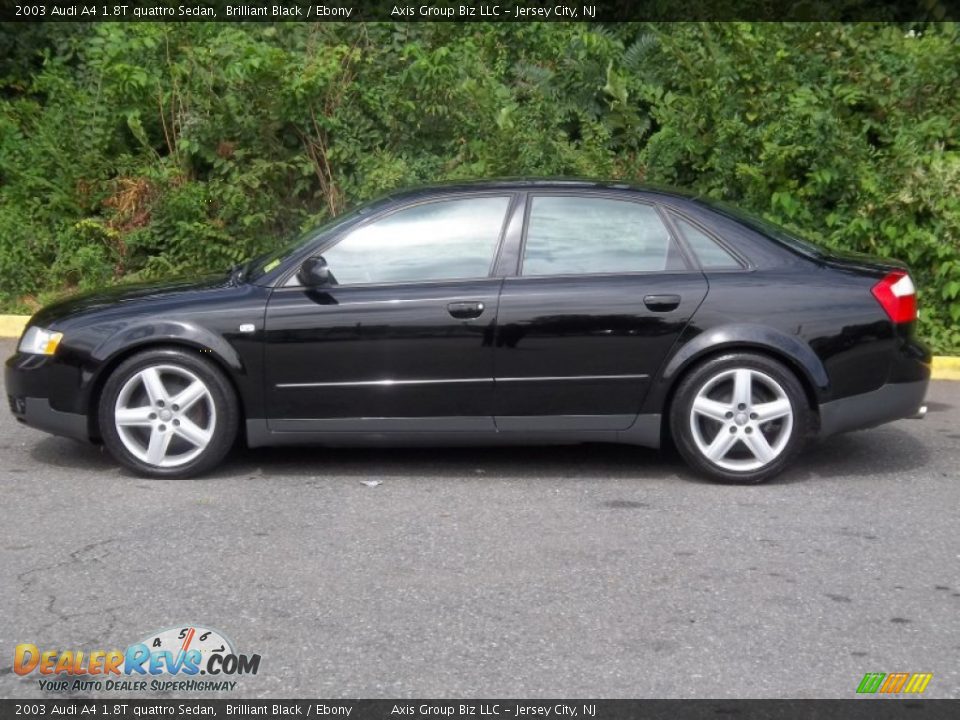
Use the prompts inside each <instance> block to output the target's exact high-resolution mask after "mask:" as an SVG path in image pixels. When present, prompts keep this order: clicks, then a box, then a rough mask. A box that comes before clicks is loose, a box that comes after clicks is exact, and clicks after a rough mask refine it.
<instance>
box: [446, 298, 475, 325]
mask: <svg viewBox="0 0 960 720" xmlns="http://www.w3.org/2000/svg"><path fill="white" fill-rule="evenodd" d="M447 312H448V313H450V314H451V315H452V316H453V317H455V318H457V319H458V320H470V319H471V318H478V317H480V316H481V315H482V314H483V303H482V302H475V301H471V302H452V303H450V304H449V305H447Z"/></svg>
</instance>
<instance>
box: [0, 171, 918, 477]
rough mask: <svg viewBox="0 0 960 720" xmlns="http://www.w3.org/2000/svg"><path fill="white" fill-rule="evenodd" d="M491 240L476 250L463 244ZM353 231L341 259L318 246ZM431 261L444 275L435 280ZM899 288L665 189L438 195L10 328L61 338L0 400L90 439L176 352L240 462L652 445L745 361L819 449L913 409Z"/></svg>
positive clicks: (30, 360)
mask: <svg viewBox="0 0 960 720" xmlns="http://www.w3.org/2000/svg"><path fill="white" fill-rule="evenodd" d="M452 203H459V204H452ZM438 208H439V210H438ZM457 208H459V209H458V210H456V212H454V209H457ZM457 212H459V213H460V214H459V215H458V214H456V213H457ZM402 213H405V214H402ZM418 213H419V215H418ZM431 213H432V214H431ZM444 213H447V215H444ZM395 214H396V215H395ZM448 216H449V217H448ZM391 217H398V218H401V219H400V220H396V221H391V220H389V218H391ZM405 217H409V218H414V219H412V220H410V219H408V220H407V221H406V222H407V225H403V224H402V223H403V220H402V218H405ZM431 218H433V219H432V220H431ZM497 218H499V220H497ZM385 219H387V220H385ZM581 219H583V220H582V222H581ZM608 221H609V222H608ZM391 222H394V225H396V227H399V228H400V230H396V229H391V227H393V226H391V225H390V223H391ZM431 222H433V223H434V225H430V224H429V223H431ZM378 223H379V224H378ZM410 223H413V224H410ZM445 223H446V225H445ZM447 226H449V227H447ZM488 226H489V227H490V228H493V227H494V226H495V229H496V232H493V231H492V230H491V231H489V232H487V234H488V235H492V237H490V238H489V248H487V246H486V245H485V244H484V243H486V242H487V240H486V238H482V239H483V242H482V243H478V242H474V240H475V238H474V236H472V235H469V233H468V231H467V230H465V229H463V228H467V229H468V230H469V232H476V233H479V232H480V228H481V227H488ZM404 227H407V228H408V229H409V228H413V230H411V235H410V239H408V240H404V242H409V248H412V249H410V250H408V251H407V255H403V254H394V255H391V252H392V251H391V250H390V246H389V244H386V245H385V244H384V243H389V240H390V237H391V236H390V233H392V232H395V233H397V237H400V236H401V235H402V234H403V228H404ZM432 227H436V228H438V231H437V232H440V229H443V232H447V233H452V234H454V235H456V237H457V239H456V241H455V242H456V243H461V244H460V245H457V248H456V250H455V254H456V255H457V257H453V256H451V257H449V258H445V259H444V257H441V256H443V255H444V252H445V251H444V250H442V246H439V245H438V246H437V247H436V248H431V247H429V246H424V247H421V246H420V245H418V242H420V241H419V240H418V237H421V236H423V235H424V234H427V235H429V233H430V232H432V230H430V228H432ZM611 227H612V228H613V230H611V229H610V228H611ZM661 227H662V230H661V229H659V228H661ZM365 228H368V229H366V230H365ZM377 228H381V229H380V230H377ZM424 228H427V232H426V233H424V230H423V229H424ZM633 228H637V231H636V232H637V237H640V236H642V237H643V238H644V240H643V242H642V243H640V244H637V245H636V247H637V248H638V249H637V251H636V253H634V251H633V249H632V248H633V247H634V246H632V245H630V244H629V242H627V241H622V238H623V237H625V236H630V238H631V239H630V242H633V240H632V238H633V236H634V235H633V234H634V231H633ZM364 233H366V234H364ZM378 233H379V234H378ZM417 233H419V236H418V235H417ZM441 234H442V233H441ZM468 235H469V237H468ZM368 236H369V237H368ZM351 237H356V238H360V239H358V240H356V241H353V240H351V243H353V244H354V245H355V246H356V247H355V248H354V249H352V250H351V249H350V248H351V247H352V246H350V245H347V244H345V245H344V249H342V250H335V249H334V248H336V247H337V246H338V243H340V241H341V240H343V239H344V238H351ZM404 237H406V236H404ZM371 238H372V239H371ZM384 238H386V240H384ZM471 238H473V239H471ZM556 238H561V239H559V240H557V239H556ZM451 242H454V241H451ZM378 243H380V244H379V245H378ZM551 243H553V244H552V245H551ZM644 243H645V244H644ZM621 245H623V246H622V247H621ZM480 246H482V247H483V248H486V249H484V250H483V252H482V253H481V252H480V250H478V249H477V247H480ZM613 246H616V247H613ZM385 247H386V248H387V250H386V251H384V248H385ZM364 248H368V249H371V248H372V250H371V253H370V254H369V255H368V256H367V260H366V261H365V260H364V255H363V253H364ZM611 248H612V249H611ZM631 253H633V254H631ZM474 255H475V256H476V257H474ZM487 256H489V263H488V264H487V265H486V266H484V267H482V268H481V263H482V262H483V261H484V260H485V258H487ZM641 256H642V257H641ZM321 257H322V258H324V260H323V261H321V262H320V267H312V266H310V261H311V259H314V258H321ZM431 257H436V258H439V259H437V260H436V262H434V261H433V260H432V259H431ZM378 258H379V259H378ZM408 258H409V262H408ZM380 259H382V262H380ZM327 260H329V262H327ZM364 262H368V263H369V264H370V265H369V267H376V270H375V271H370V270H368V269H366V268H365V266H364V264H363V263H364ZM378 263H379V264H378ZM418 263H419V264H418ZM444 263H446V265H445V266H444ZM314 264H315V265H316V263H314ZM407 265H409V267H407ZM444 267H446V268H449V270H447V272H449V274H451V275H456V276H457V277H442V275H443V274H444ZM481 270H482V271H481ZM311 272H314V273H315V276H310V273H311ZM418 272H420V273H422V277H418V276H417V273H418ZM304 273H306V275H305V274H304ZM338 274H339V275H341V276H344V277H342V278H341V279H340V280H338V279H337V275H338ZM463 275H468V276H467V277H463ZM344 278H346V280H347V281H344ZM903 278H906V280H905V281H903V282H901V283H900V284H899V286H897V287H899V288H901V289H902V288H903V287H906V285H905V283H909V276H908V275H906V272H905V269H904V267H903V266H902V265H901V264H899V263H897V262H893V261H885V260H877V259H872V258H867V257H861V256H840V255H837V254H831V253H827V252H825V251H822V250H818V249H816V248H814V247H812V246H809V245H807V244H805V243H803V242H802V241H798V240H796V239H795V238H792V237H790V236H787V235H785V234H783V233H781V232H779V231H778V230H777V229H776V228H769V227H767V226H765V225H764V224H762V223H760V222H758V221H755V220H751V219H750V218H749V217H746V216H741V215H739V214H738V213H736V212H735V211H731V210H728V209H725V208H722V207H718V206H716V205H714V204H712V203H708V202H705V201H702V200H700V199H697V198H695V197H689V196H686V195H683V194H681V193H675V192H668V191H662V190H653V189H647V188H637V187H631V186H625V185H618V184H605V183H595V182H579V181H578V182H572V181H538V180H524V181H497V182H486V183H474V184H464V185H456V186H442V187H434V188H427V189H419V190H415V191H409V192H405V193H398V194H395V195H392V196H389V197H387V198H385V199H382V200H379V201H377V202H374V203H371V204H370V205H368V206H365V207H364V208H362V209H360V210H359V211H356V212H354V213H351V214H350V215H348V216H345V217H343V218H340V219H338V220H337V221H336V222H334V223H332V224H331V225H329V226H327V227H326V228H323V229H321V230H320V231H318V232H317V233H315V234H313V235H311V236H309V237H308V238H307V239H306V240H304V241H303V242H302V243H300V244H298V245H295V246H292V247H289V248H287V249H285V250H284V251H281V252H278V253H276V254H275V255H273V256H269V257H265V258H261V259H259V260H256V261H252V262H251V263H250V264H248V265H247V266H246V267H245V268H242V269H239V270H237V271H235V272H232V273H230V274H229V275H227V276H224V277H216V278H210V279H204V280H199V281H193V282H176V283H169V284H162V285H153V286H148V287H118V288H114V289H111V290H107V291H103V292H99V293H95V294H91V295H86V296H80V297H74V298H70V299H67V300H64V301H62V302H59V303H56V304H54V305H51V306H49V307H46V308H44V309H42V310H41V311H40V312H38V313H37V314H36V315H34V317H33V318H31V320H30V323H29V326H28V331H27V332H30V330H29V328H31V327H37V328H38V332H39V329H41V328H42V329H43V330H45V331H50V332H54V333H60V334H62V336H61V339H60V341H59V345H58V346H57V347H56V349H55V352H54V353H53V354H49V355H47V354H38V353H36V352H24V351H18V352H17V354H15V355H13V356H12V357H11V358H10V359H9V360H8V361H7V366H6V387H7V393H8V395H9V400H10V405H11V409H12V411H13V412H14V414H15V415H16V417H17V418H18V419H19V420H20V421H22V422H24V423H26V424H28V425H31V426H34V427H37V428H40V429H43V430H47V431H49V432H53V433H56V434H60V435H65V436H69V437H74V438H79V439H83V440H93V441H99V440H100V439H102V438H103V436H104V432H103V427H104V418H103V417H101V415H102V410H103V408H102V407H101V403H100V400H101V397H102V394H103V392H104V389H105V387H107V383H108V379H109V378H110V377H111V375H112V374H113V373H114V372H115V371H116V370H117V368H119V367H120V366H121V365H122V364H123V363H124V362H125V361H126V360H128V359H129V358H131V357H132V356H134V355H137V354H138V353H142V352H144V351H148V350H153V349H170V350H177V351H179V352H183V353H187V354H192V355H193V356H195V357H196V358H199V359H200V360H201V361H203V362H204V363H206V364H208V365H209V366H211V367H212V368H213V369H214V370H215V371H216V372H218V373H220V374H221V375H222V376H223V378H225V380H226V382H227V387H228V391H229V392H232V393H234V394H235V398H236V401H237V411H238V413H239V416H240V417H239V419H238V422H239V426H240V428H241V432H242V434H243V435H244V436H245V438H246V442H247V443H248V444H249V445H250V446H262V445H278V444H293V443H330V444H338V445H346V444H367V443H379V444H406V443H422V444H436V445H439V444H468V443H498V442H514V443H544V442H547V443H554V442H555V443H565V442H585V441H601V442H622V443H632V444H637V445H644V446H649V447H657V446H659V445H660V443H661V440H662V438H663V437H664V435H665V434H668V432H669V431H670V428H669V427H668V426H669V425H670V423H669V422H668V417H669V416H670V413H671V408H672V405H673V404H674V403H675V401H676V394H677V393H678V392H679V391H680V387H681V382H682V381H683V379H684V378H685V377H688V376H689V375H690V373H691V372H693V370H694V369H695V368H700V367H703V366H704V364H705V363H707V362H708V361H711V360H715V359H718V358H721V357H728V356H731V355H736V354H738V353H739V354H744V353H746V354H747V355H749V356H752V357H757V356H759V357H761V358H767V359H769V360H770V361H772V362H773V363H775V364H777V365H778V366H779V367H780V368H781V370H775V371H771V372H772V373H773V374H772V375H770V374H769V373H768V375H769V376H770V377H777V373H778V372H782V369H785V370H786V371H787V372H788V373H789V374H791V375H792V376H793V377H794V379H795V381H796V387H797V388H799V390H798V391H797V392H801V393H802V399H803V404H804V405H805V407H804V408H803V417H802V418H800V417H796V418H794V419H796V420H797V421H798V422H797V425H796V427H797V429H798V430H799V431H801V432H799V433H797V434H802V435H804V436H806V435H809V434H821V435H829V434H833V433H837V432H841V431H846V430H853V429H858V428H865V427H869V426H873V425H877V424H880V423H883V422H887V421H890V420H894V419H897V418H903V417H906V416H909V415H912V414H914V413H916V412H917V410H918V408H919V407H920V405H921V403H922V401H923V398H924V395H925V392H926V387H927V383H928V380H929V374H930V371H929V363H930V355H929V352H928V350H927V349H926V348H925V347H924V346H923V345H922V344H921V343H920V342H918V341H917V339H916V338H915V335H914V333H915V325H916V322H915V317H916V312H915V309H914V310H913V311H912V312H911V311H910V308H904V307H903V305H902V303H903V302H906V301H911V302H915V301H914V300H913V295H912V285H911V286H910V287H907V290H908V291H909V292H907V297H906V298H902V297H893V296H892V295H891V294H890V287H892V286H894V285H895V283H896V282H897V280H903ZM891 298H892V300H891ZM891 302H892V303H893V305H891V304H890V303H891ZM898 302H900V303H901V306H900V307H899V309H898V308H897V306H896V303H898ZM913 307H914V308H915V305H914V306H913ZM891 313H893V314H891ZM46 337H47V336H46V335H43V336H42V338H46ZM748 365H749V363H748ZM755 370H756V372H760V373H763V372H766V371H765V370H763V368H762V367H760V366H755ZM730 377H731V378H732V377H733V376H730ZM764 377H767V375H765V376H764ZM790 382H791V383H792V382H793V381H792V380H791V381H790ZM775 384H776V383H775ZM779 385H782V386H783V389H784V390H785V391H789V389H790V388H788V387H786V383H785V382H780V383H779ZM787 394H789V392H788V393H787ZM704 397H706V396H704ZM691 402H692V401H691ZM797 404H798V403H797V401H796V398H794V405H797ZM117 407H118V408H119V407H120V406H119V405H118V406H117ZM213 407H214V406H213V405H211V408H213ZM796 409H797V410H799V407H797V408H796ZM108 410H109V408H108ZM734 411H736V408H734ZM718 417H719V416H718ZM801 419H802V420H803V423H802V424H801V423H800V422H799V420H801ZM718 421H719V422H724V421H723V420H722V418H721V419H720V420H718ZM677 422H678V423H679V425H678V426H677V427H679V428H680V429H681V431H683V428H684V427H686V425H685V424H684V423H685V422H686V421H685V420H683V418H681V420H679V421H677ZM745 422H746V423H748V421H745ZM724 427H726V426H724ZM674 430H676V428H674ZM730 432H731V433H734V434H735V433H736V432H738V428H737V427H735V426H734V425H730ZM708 434H709V433H708ZM108 445H109V443H108ZM111 449H113V448H111ZM121 459H123V458H121ZM688 459H689V458H688ZM128 464H129V463H128ZM136 467H137V469H138V470H140V471H142V472H147V473H149V472H150V468H149V467H143V466H136ZM195 469H196V468H193V467H192V466H191V467H186V468H180V469H179V470H178V471H176V472H175V471H174V470H170V471H169V472H167V473H165V474H170V475H173V474H176V473H179V474H186V473H187V472H193V471H195ZM204 469H205V468H204ZM703 469H704V470H706V471H707V472H710V471H711V468H710V467H705V468H703ZM777 470H779V467H778V468H777ZM714 474H716V473H714ZM720 474H721V475H722V474H723V473H720ZM768 474H769V473H768ZM726 475H727V477H725V478H724V479H736V478H737V477H739V476H740V475H742V476H743V479H748V480H751V479H752V480H755V479H763V478H762V477H760V474H757V473H753V474H749V473H737V472H728V473H726ZM764 476H765V475H764Z"/></svg>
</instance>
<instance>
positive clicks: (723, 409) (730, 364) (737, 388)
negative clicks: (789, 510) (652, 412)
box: [670, 353, 811, 483]
mask: <svg viewBox="0 0 960 720" xmlns="http://www.w3.org/2000/svg"><path fill="white" fill-rule="evenodd" d="M810 419H811V413H810V409H809V406H808V404H807V400H806V396H805V394H804V392H803V387H802V386H801V385H800V382H799V380H798V379H797V377H796V376H795V375H794V374H793V372H791V371H790V369H788V368H787V367H786V366H784V365H783V364H782V363H779V362H777V361H776V360H773V359H772V358H768V357H766V356H764V355H757V354H754V353H731V354H728V355H723V356H720V357H717V358H713V359H711V360H708V361H706V362H704V363H703V364H701V365H699V366H697V367H696V368H694V370H693V371H692V372H690V374H689V375H687V376H686V377H685V378H684V380H683V381H682V382H681V384H680V387H679V388H678V389H677V392H676V395H675V396H674V401H673V404H672V406H671V411H670V429H671V432H672V434H673V438H674V441H675V443H676V445H677V449H678V450H679V451H680V454H681V455H682V456H683V458H684V460H686V461H687V463H688V464H689V465H691V466H692V467H693V468H694V469H696V470H698V471H700V472H701V473H703V474H705V475H707V476H708V477H709V478H711V479H712V480H718V481H721V482H731V483H759V482H763V481H764V480H768V479H769V478H771V477H773V476H774V475H776V474H778V473H779V472H781V471H782V470H783V468H784V467H786V465H787V464H788V463H789V462H790V460H791V459H792V458H793V457H794V456H795V455H796V453H797V452H799V450H800V449H801V447H802V446H803V443H804V441H805V440H806V437H807V434H808V429H809V426H810Z"/></svg>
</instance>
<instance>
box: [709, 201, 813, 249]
mask: <svg viewBox="0 0 960 720" xmlns="http://www.w3.org/2000/svg"><path fill="white" fill-rule="evenodd" d="M697 200H698V201H699V202H701V203H703V204H704V205H706V206H708V207H709V208H710V209H711V210H714V211H716V212H719V213H720V214H721V215H726V216H727V217H729V218H730V219H731V220H736V221H737V222H738V223H741V224H742V225H746V226H747V227H748V228H750V229H751V230H755V231H757V232H758V233H760V234H762V235H766V236H767V237H770V238H773V239H774V240H776V241H777V242H779V243H780V244H782V245H786V246H787V247H788V248H790V249H791V250H793V251H795V252H798V253H800V254H802V255H808V256H813V257H824V256H825V255H826V254H827V253H826V250H824V248H822V247H820V246H819V245H816V244H815V243H813V242H811V241H809V240H806V239H805V238H802V237H799V236H798V235H795V234H794V233H792V232H791V231H789V230H787V229H786V228H785V227H783V226H781V225H777V224H776V223H774V222H770V221H769V220H767V219H766V218H763V217H760V216H759V215H754V214H753V213H748V212H746V211H745V210H741V209H740V208H735V207H733V206H732V205H728V204H727V203H725V202H723V201H721V200H713V199H711V198H703V197H701V198H697Z"/></svg>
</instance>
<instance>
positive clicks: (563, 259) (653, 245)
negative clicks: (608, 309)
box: [522, 196, 682, 275]
mask: <svg viewBox="0 0 960 720" xmlns="http://www.w3.org/2000/svg"><path fill="white" fill-rule="evenodd" d="M671 244H672V243H671V240H670V234H669V232H668V231H667V228H666V227H665V226H664V224H663V222H662V221H661V220H660V216H659V214H658V213H657V211H656V209H655V208H653V207H652V206H651V205H645V204H642V203H636V202H630V201H625V200H611V199H608V198H591V197H571V196H555V197H549V196H545V197H534V198H533V202H532V205H531V208H530V219H529V222H528V224H527V237H526V243H525V246H524V251H523V269H522V273H523V275H570V274H578V275H579V274H590V273H629V272H662V271H664V270H667V269H674V268H675V267H677V263H678V262H681V263H682V261H680V259H679V256H677V254H676V252H675V251H673V250H672V248H671Z"/></svg>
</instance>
